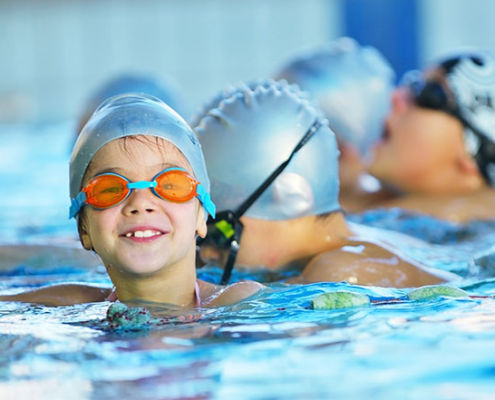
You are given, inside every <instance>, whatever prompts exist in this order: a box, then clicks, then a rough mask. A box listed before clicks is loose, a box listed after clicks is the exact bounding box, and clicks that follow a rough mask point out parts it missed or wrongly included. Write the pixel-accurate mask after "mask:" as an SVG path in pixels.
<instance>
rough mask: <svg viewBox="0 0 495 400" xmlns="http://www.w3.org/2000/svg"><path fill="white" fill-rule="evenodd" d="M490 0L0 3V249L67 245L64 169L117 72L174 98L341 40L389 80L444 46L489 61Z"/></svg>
mask: <svg viewBox="0 0 495 400" xmlns="http://www.w3.org/2000/svg"><path fill="white" fill-rule="evenodd" d="M494 17H495V1H493V0H469V1H468V0H249V1H246V0H146V1H135V0H64V1H62V0H44V1H40V0H0V54H2V57H1V62H0V139H1V140H2V142H1V145H0V221H1V222H2V223H1V224H0V243H5V242H15V243H17V242H26V241H40V240H41V241H46V240H49V241H50V242H53V241H54V240H58V241H60V240H64V239H63V238H66V239H68V240H70V241H75V240H76V235H75V233H76V229H75V223H74V221H69V220H68V206H69V196H68V160H69V156H70V150H71V147H72V145H73V143H74V137H75V132H76V127H77V125H78V122H79V120H80V119H81V116H82V114H83V112H84V111H85V109H86V108H87V105H88V101H89V100H90V99H91V97H93V96H94V95H95V92H98V91H99V90H100V89H101V87H102V85H105V84H106V83H108V81H110V80H112V79H114V78H116V77H118V76H121V75H122V74H124V75H125V74H138V75H142V76H151V77H154V78H156V79H158V80H161V81H162V82H163V83H165V84H166V86H167V87H168V88H169V89H170V90H172V91H175V92H176V93H178V94H179V95H180V97H181V100H182V103H183V104H182V106H181V110H180V112H181V113H182V114H183V116H184V117H185V118H186V119H189V118H190V117H191V115H193V114H194V113H195V112H196V111H198V110H199V109H200V107H201V105H202V104H203V103H204V102H206V101H207V100H208V99H209V98H210V97H211V96H213V95H215V94H216V93H217V92H218V91H219V90H221V89H223V88H225V87H227V86H228V85H230V84H235V83H238V82H240V81H243V80H252V79H258V78H266V77H271V76H273V75H274V74H275V73H276V72H277V71H278V70H279V68H280V67H281V65H282V64H283V63H285V62H287V61H288V60H289V59H291V58H293V57H294V56H295V55H296V54H297V53H300V52H304V51H307V50H310V49H314V48H315V47H318V46H320V45H324V44H326V43H328V42H330V41H331V40H333V39H336V38H338V37H340V36H343V35H347V36H351V37H353V38H355V39H356V40H357V41H358V42H359V43H361V44H363V45H373V46H375V47H377V48H378V49H379V50H380V51H381V52H382V53H383V54H384V56H385V57H386V58H387V59H388V60H389V61H390V63H391V64H392V66H393V67H394V69H395V71H396V75H397V77H398V78H399V77H400V76H401V75H402V73H403V72H404V71H406V70H408V69H411V68H417V67H420V66H422V65H423V64H424V63H426V62H428V61H429V60H431V59H433V58H436V57H438V56H439V55H441V54H443V53H445V52H448V51H450V50H453V49H458V48H459V47H464V46H477V47H481V48H485V49H488V50H491V51H492V52H495V41H494V40H493V38H494V37H495V24H494V23H493V19H494Z"/></svg>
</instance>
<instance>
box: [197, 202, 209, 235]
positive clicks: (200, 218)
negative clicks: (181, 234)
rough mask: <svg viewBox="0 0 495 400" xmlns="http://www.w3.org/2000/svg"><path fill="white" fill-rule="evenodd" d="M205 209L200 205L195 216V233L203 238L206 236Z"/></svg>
mask: <svg viewBox="0 0 495 400" xmlns="http://www.w3.org/2000/svg"><path fill="white" fill-rule="evenodd" d="M205 217H206V216H205V209H204V208H203V206H202V205H201V204H200V206H199V210H198V213H197V215H196V233H197V234H198V235H199V236H200V237H202V238H204V237H205V236H206V232H207V230H206V218H205Z"/></svg>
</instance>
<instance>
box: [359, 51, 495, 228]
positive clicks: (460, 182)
mask: <svg viewBox="0 0 495 400" xmlns="http://www.w3.org/2000/svg"><path fill="white" fill-rule="evenodd" d="M494 101H495V60H494V59H493V58H492V57H491V56H489V55H487V54H484V53H481V52H471V53H457V54H453V55H450V56H448V57H446V58H444V59H442V60H440V61H439V62H436V63H434V64H433V65H432V66H430V67H429V68H426V69H425V70H424V71H423V72H422V73H419V72H416V73H409V74H407V75H406V77H405V79H404V82H403V84H402V85H401V86H400V87H399V88H398V89H397V90H396V91H395V92H394V95H393V101H392V103H393V105H392V109H391V111H390V114H389V115H388V118H387V120H386V127H385V131H384V134H383V138H382V140H381V142H379V143H378V144H377V145H376V147H375V149H374V154H373V157H372V162H371V165H370V168H369V172H370V173H371V174H373V175H374V176H375V177H377V178H378V179H380V180H381V181H383V182H386V183H387V184H388V185H391V186H394V187H395V188H396V189H398V190H399V191H400V194H399V195H398V196H396V197H395V198H394V199H392V200H388V201H385V202H376V203H374V204H373V205H372V207H373V208H376V207H400V208H403V209H406V210H410V211H414V212H420V213H425V214H429V215H431V216H434V217H437V218H440V219H444V220H447V221H451V222H457V223H465V222H468V221H470V220H475V219H477V220H490V219H494V218H495V190H494V189H493V186H494V185H495V104H494Z"/></svg>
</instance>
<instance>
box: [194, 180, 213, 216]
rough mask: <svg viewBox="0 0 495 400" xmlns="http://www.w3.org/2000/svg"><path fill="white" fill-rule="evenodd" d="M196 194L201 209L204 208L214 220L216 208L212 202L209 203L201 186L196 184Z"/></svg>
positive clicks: (208, 196) (206, 194)
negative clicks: (201, 205)
mask: <svg viewBox="0 0 495 400" xmlns="http://www.w3.org/2000/svg"><path fill="white" fill-rule="evenodd" d="M196 193H197V194H198V199H199V201H200V202H201V204H203V207H204V208H205V210H206V212H207V213H208V214H210V215H211V216H212V218H215V212H216V207H215V204H214V203H213V201H211V197H210V195H209V194H208V192H207V191H206V190H205V188H204V187H203V185H201V183H200V184H198V186H196Z"/></svg>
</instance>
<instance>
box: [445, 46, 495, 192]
mask: <svg viewBox="0 0 495 400" xmlns="http://www.w3.org/2000/svg"><path fill="white" fill-rule="evenodd" d="M438 66H439V67H440V68H441V69H442V70H443V71H444V72H445V79H446V81H447V84H448V86H449V88H450V90H451V91H452V93H453V94H454V98H455V102H456V106H457V109H458V111H459V114H460V116H461V117H462V119H464V120H465V121H466V123H464V126H465V129H464V138H465V142H466V148H467V150H468V152H469V154H471V156H472V157H473V158H474V159H475V161H476V164H477V165H478V168H479V170H480V172H481V174H482V175H483V177H484V178H485V180H486V181H487V182H488V184H490V185H491V186H495V104H494V101H495V60H494V59H493V57H492V56H490V55H489V54H487V53H484V52H465V53H457V54H455V55H451V56H448V57H446V58H444V59H442V60H440V61H439V62H438Z"/></svg>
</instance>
